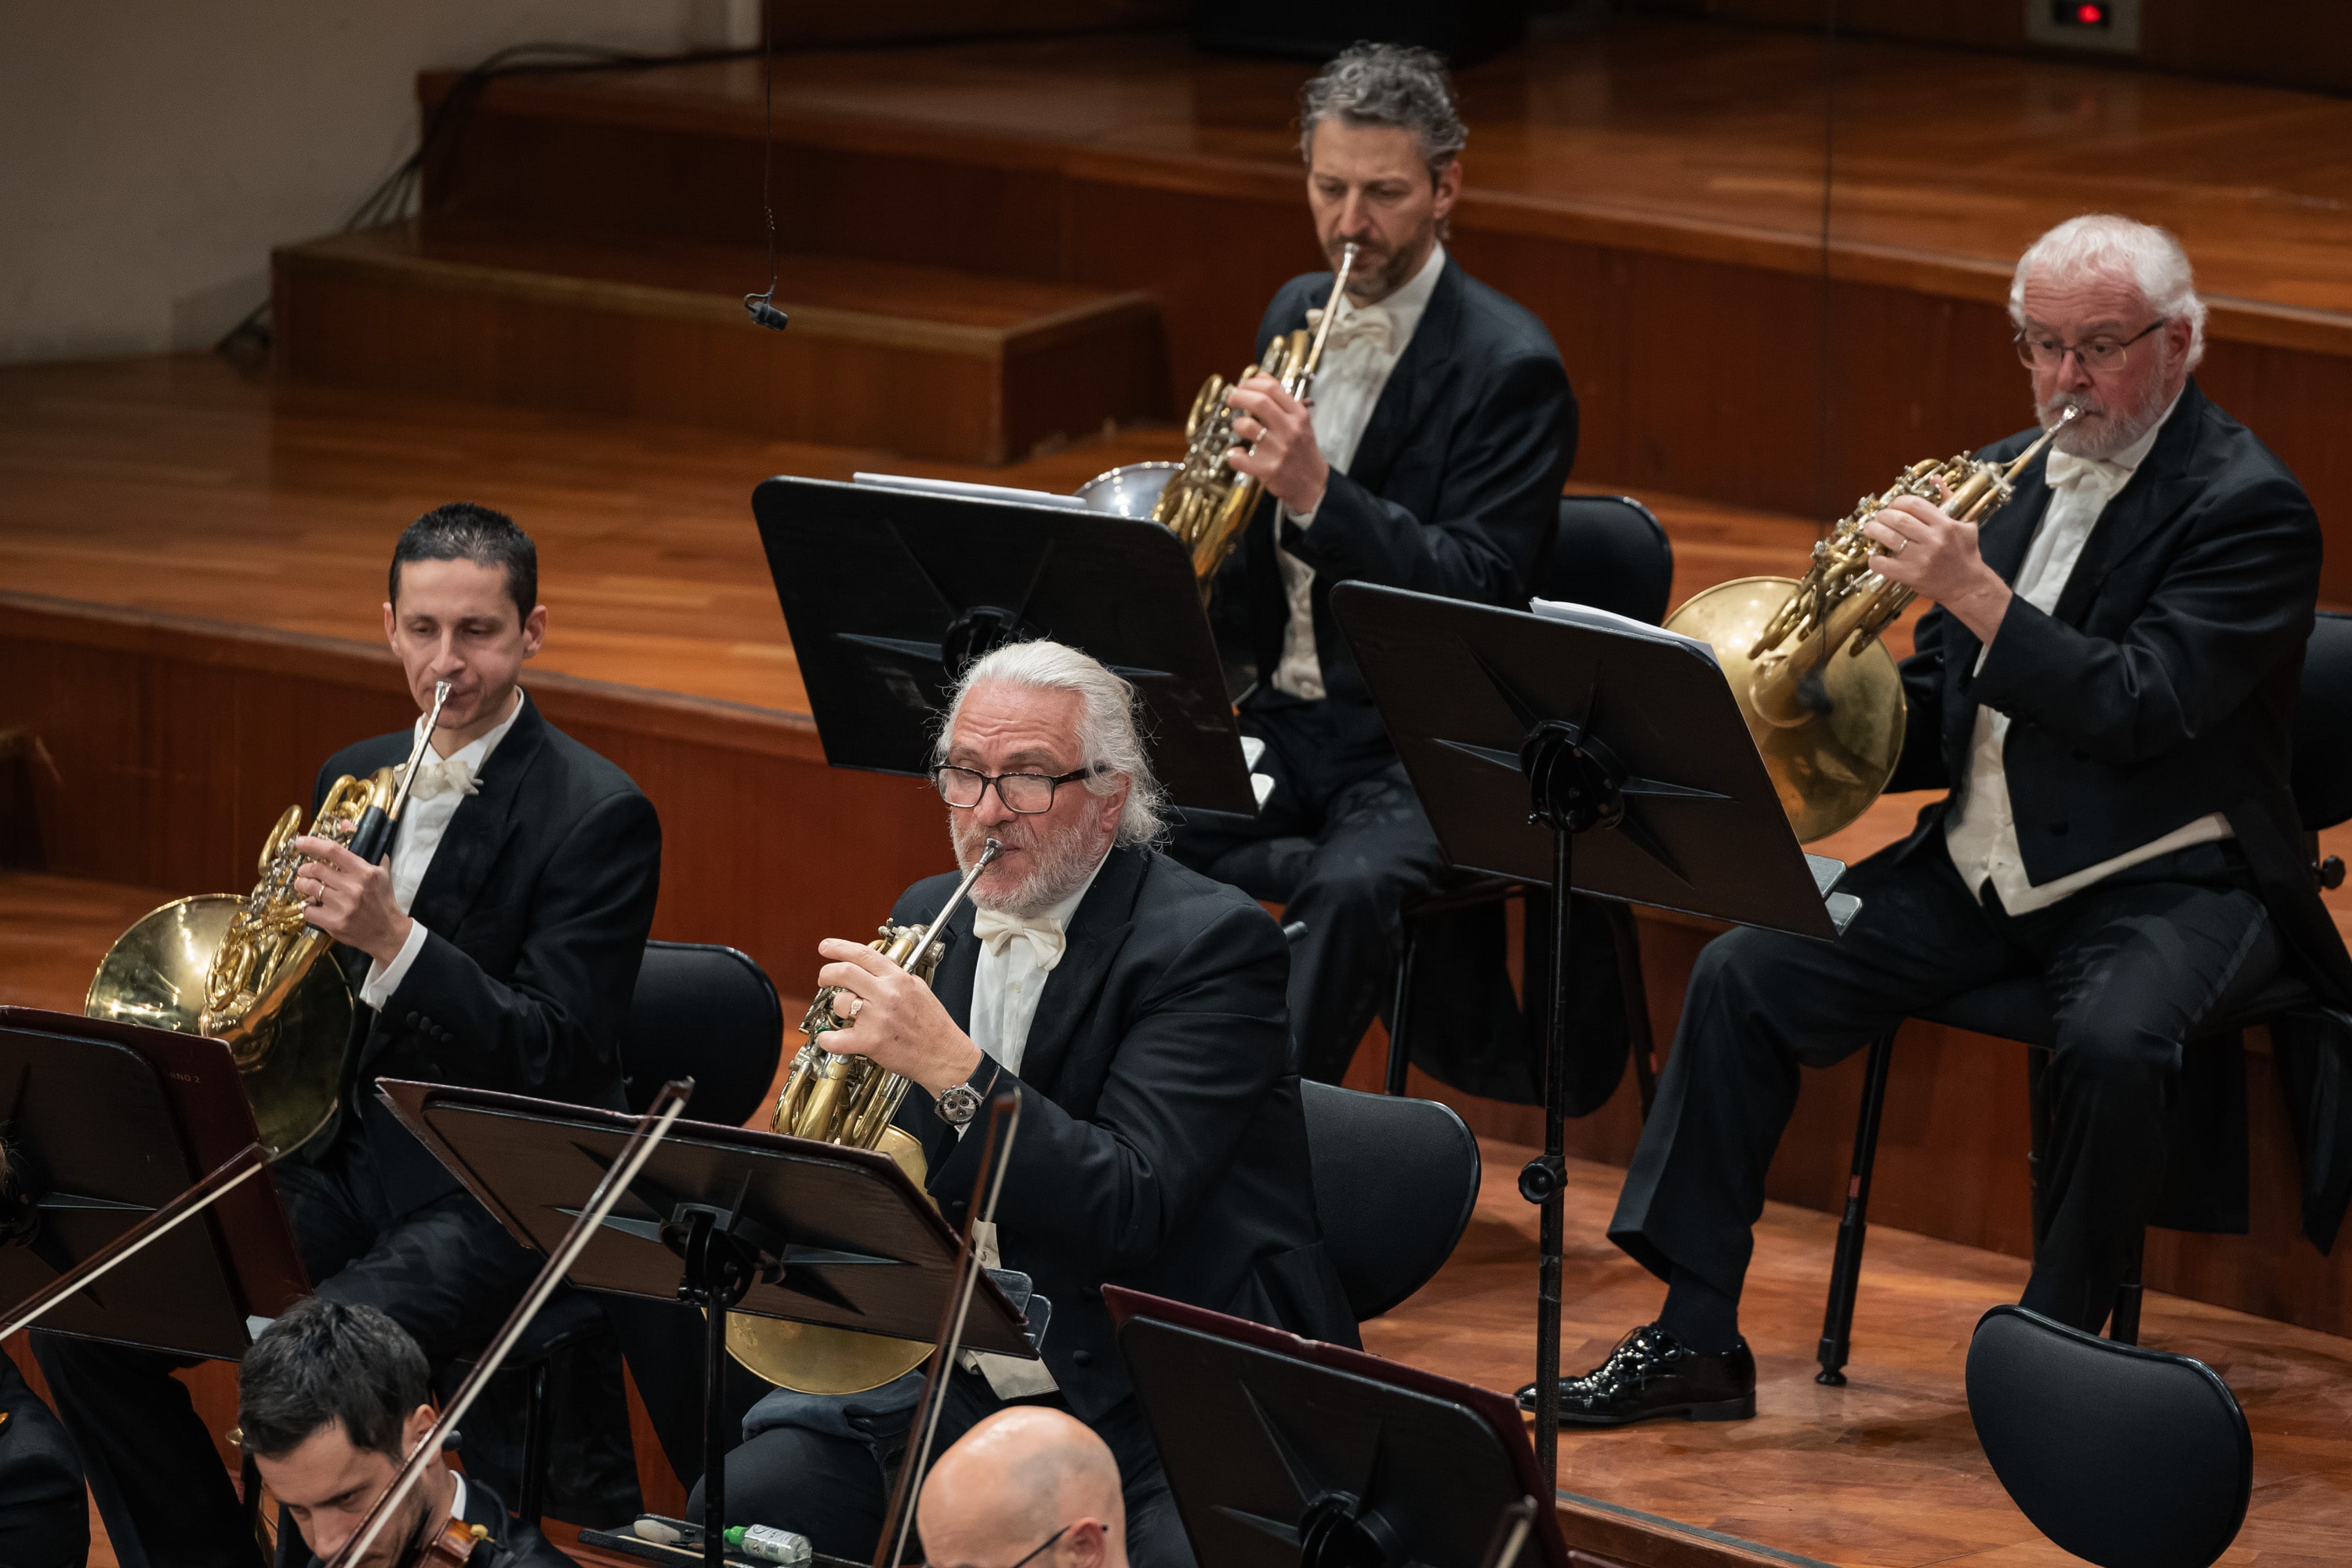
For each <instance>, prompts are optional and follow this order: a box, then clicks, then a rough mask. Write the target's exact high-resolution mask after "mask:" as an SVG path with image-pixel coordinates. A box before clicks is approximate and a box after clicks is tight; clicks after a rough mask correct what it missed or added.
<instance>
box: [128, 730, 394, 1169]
mask: <svg viewBox="0 0 2352 1568" xmlns="http://www.w3.org/2000/svg"><path fill="white" fill-rule="evenodd" d="M392 794H393V770H392V769H390V768H379V769H377V770H376V771H375V772H374V773H372V774H370V775H369V776H368V777H366V778H364V779H359V778H353V777H352V776H351V775H350V774H348V773H346V774H344V775H343V776H342V777H341V778H339V779H337V780H336V781H335V783H334V785H333V787H332V788H331V789H329V790H328V791H327V796H326V799H325V800H324V801H323V802H322V803H321V804H320V807H319V814H318V816H317V817H316V818H315V819H314V820H313V821H312V822H311V824H310V832H311V833H312V834H313V835H314V836H315V837H320V838H331V839H333V840H335V841H336V842H337V843H348V842H350V840H351V836H352V832H353V831H354V830H355V829H356V827H357V826H358V823H359V819H360V817H361V816H362V815H364V813H365V811H366V809H367V807H368V806H369V805H383V804H384V803H386V802H388V801H390V800H391V798H392ZM301 830H302V808H301V807H300V806H299V805H289V806H288V807H287V808H286V812H285V815H284V816H280V817H279V818H278V825H277V826H275V827H273V828H271V829H270V832H269V837H268V841H267V842H266V843H264V844H263V845H262V847H261V859H260V876H261V879H260V880H259V881H257V882H256V883H255V884H254V887H253V890H252V891H251V892H249V893H247V894H245V895H244V896H243V897H241V898H240V897H238V896H236V895H235V894H232V893H202V894H199V895H197V896H196V897H194V898H191V899H175V900H173V901H172V902H170V903H168V904H165V905H164V906H163V908H161V909H159V910H153V911H152V912H151V913H149V914H147V915H146V916H144V917H143V918H142V919H141V920H140V921H139V922H138V923H137V924H136V925H133V926H132V927H131V929H130V930H129V931H125V932H123V933H122V935H121V937H120V938H119V939H117V941H116V942H115V943H114V945H113V946H112V947H111V948H110V949H108V950H107V954H106V957H105V958H104V959H103V960H101V961H100V963H99V966H98V973H96V974H95V975H93V976H92V977H91V979H90V983H89V995H88V996H86V997H84V998H83V1001H82V1011H83V1012H84V1013H86V1014H88V1015H89V1016H91V1017H93V1018H118V1019H121V1021H122V1022H124V1023H127V1024H143V1025H146V1026H148V1027H150V1028H157V1029H173V1030H176V1031H178V1032H179V1033H181V1034H184V1035H209V1036H212V1037H215V1038H216V1039H221V1040H226V1042H227V1043H228V1047H229V1054H230V1055H231V1056H233V1057H234V1058H236V1066H237V1071H238V1073H239V1075H240V1080H241V1082H242V1084H243V1086H244V1089H245V1095H246V1099H247V1100H248V1101H249V1102H250V1103H251V1104H252V1106H253V1120H254V1125H255V1127H256V1128H257V1130H258V1131H259V1132H260V1134H261V1146H262V1148H263V1149H264V1150H266V1151H268V1154H269V1157H270V1158H271V1159H273V1160H274V1159H277V1158H278V1157H279V1156H281V1155H284V1154H288V1153H290V1152H293V1151H294V1150H296V1149H298V1148H299V1147H301V1146H302V1145H303V1144H304V1143H307V1142H310V1140H311V1139H312V1138H314V1137H316V1136H317V1135H318V1134H319V1133H320V1131H324V1130H325V1128H326V1126H327V1124H328V1123H329V1122H330V1121H333V1120H334V1115H335V1095H336V1091H337V1089H339V1088H340V1087H341V1081H342V1063H343V1050H344V1047H345V1045H346V1043H347V1042H348V1041H349V1039H350V1037H351V1032H352V988H351V985H350V983H349V982H347V981H346V980H345V979H344V978H343V972H342V969H341V966H339V965H337V964H333V963H320V962H319V961H320V959H321V958H324V957H326V956H327V953H328V951H329V949H331V947H332V946H333V942H332V940H331V938H329V937H328V936H327V934H326V933H325V932H323V931H318V930H316V929H314V928H313V927H311V926H310V925H307V924H305V923H304V921H303V906H302V900H301V899H300V898H299V897H298V896H297V895H296V893H295V891H294V876H295V873H296V872H297V871H299V869H300V868H302V866H303V865H304V863H305V862H306V861H307V860H308V857H307V856H304V855H303V854H301V853H300V852H299V851H298V850H296V849H295V848H294V847H293V844H294V839H295V837H296V836H297V835H298V834H299V833H300V832H301Z"/></svg>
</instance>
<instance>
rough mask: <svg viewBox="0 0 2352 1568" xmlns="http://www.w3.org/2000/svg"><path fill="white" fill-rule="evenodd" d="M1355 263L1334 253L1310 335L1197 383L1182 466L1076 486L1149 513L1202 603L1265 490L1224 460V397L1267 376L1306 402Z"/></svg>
mask: <svg viewBox="0 0 2352 1568" xmlns="http://www.w3.org/2000/svg"><path fill="white" fill-rule="evenodd" d="M1355 265H1356V247H1354V246H1353V245H1349V246H1348V247H1346V248H1345V249H1344V250H1342V251H1341V252H1340V253H1339V272H1338V274H1337V275H1336V276H1334V277H1333V279H1331V297H1330V299H1329V300H1328V301H1327V302H1326V303H1325V304H1324V306H1323V307H1322V309H1321V310H1318V311H1314V312H1312V313H1311V315H1310V320H1312V321H1313V322H1314V331H1313V332H1312V334H1311V335H1310V333H1309V332H1308V331H1307V330H1306V329H1304V328H1302V329H1300V330H1299V331H1295V332H1290V333H1287V334H1286V335H1284V336H1281V337H1277V338H1276V339H1275V340H1274V341H1273V342H1270V343H1268V344H1266V346H1265V360H1264V361H1263V362H1261V363H1257V364H1252V365H1244V366H1243V367H1242V373H1241V374H1239V375H1237V376H1235V377H1234V379H1233V380H1232V381H1230V382H1228V381H1227V380H1226V379H1225V378H1224V377H1223V376H1222V375H1212V376H1210V377H1209V379H1208V380H1206V381H1204V382H1202V384H1201V390H1200V392H1199V393H1198V394H1196V395H1194V396H1193V398H1192V412H1191V413H1189V414H1187V415H1186V416H1184V443H1185V446H1184V460H1183V461H1182V462H1181V463H1129V464H1128V465H1127V466H1125V467H1124V468H1112V469H1110V470H1109V471H1108V472H1106V473H1101V474H1097V475H1096V476H1095V477H1094V478H1093V479H1088V480H1087V482H1086V483H1085V484H1083V485H1081V486H1079V487H1078V489H1077V492H1076V493H1077V495H1078V497H1079V499H1080V500H1084V501H1085V502H1086V503H1087V505H1088V506H1090V507H1093V508H1094V509H1095V510H1098V511H1108V512H1113V513H1116V514H1117V515H1118V516H1120V517H1130V518H1133V517H1144V516H1149V517H1150V519H1151V521H1154V522H1156V523H1158V524H1160V526H1161V527H1163V528H1165V529H1167V530H1168V531H1170V532H1171V533H1173V534H1174V535H1175V536H1176V537H1177V538H1178V539H1179V540H1181V541H1182V542H1183V545H1184V548H1185V549H1187V550H1189V551H1190V552H1192V576H1193V578H1194V580H1195V581H1196V582H1198V583H1199V584H1200V587H1201V597H1202V599H1203V600H1205V599H1207V598H1208V596H1209V585H1210V584H1211V582H1212V581H1213V579H1214V578H1215V577H1216V575H1217V569H1218V568H1219V567H1221V566H1223V564H1224V563H1225V557H1226V556H1228V555H1230V554H1232V553H1233V549H1234V545H1236V544H1238V543H1240V542H1241V537H1242V531H1243V530H1244V528H1246V527H1248V526H1249V520H1250V514H1251V513H1252V512H1254V511H1255V510H1257V503H1258V498H1259V497H1260V496H1261V495H1263V494H1264V493H1265V492H1264V489H1263V488H1262V487H1261V486H1260V485H1259V484H1258V482H1257V480H1256V479H1253V478H1251V477H1250V476H1249V475H1247V474H1244V473H1239V472H1237V471H1235V469H1234V467H1233V466H1232V465H1231V464H1230V463H1227V462H1226V461H1225V454H1226V453H1227V452H1228V451H1231V450H1232V449H1233V448H1234V447H1235V446H1236V445H1238V444H1239V442H1238V438H1237V437H1235V436H1234V405H1232V404H1231V403H1228V402H1227V401H1226V400H1225V394H1226V393H1228V392H1230V391H1232V390H1233V389H1234V387H1235V386H1238V385H1240V384H1242V383H1243V382H1244V381H1247V380H1248V379H1249V378H1250V377H1252V376H1254V375H1270V376H1272V377H1274V379H1275V380H1276V381H1278V382H1280V383H1281V384H1282V387H1283V390H1284V391H1286V392H1287V393H1289V394H1290V395H1292V396H1293V397H1296V398H1298V399H1299V400H1301V401H1302V402H1303V401H1305V399H1306V397H1307V394H1308V393H1309V392H1310V391H1311V390H1313V387H1314V384H1315V372H1316V371H1317V369H1318V368H1319V367H1320V366H1321V364H1322V363H1323V343H1324V341H1325V340H1326V339H1328V337H1330V335H1331V323H1332V322H1333V321H1337V320H1338V319H1339V301H1340V300H1343V299H1344V298H1346V296H1347V291H1348V275H1349V273H1350V272H1352V271H1353V270H1354V269H1355Z"/></svg>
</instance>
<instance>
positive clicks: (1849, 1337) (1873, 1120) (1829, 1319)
mask: <svg viewBox="0 0 2352 1568" xmlns="http://www.w3.org/2000/svg"><path fill="white" fill-rule="evenodd" d="M1895 1027H1896V1028H1899V1027H1901V1026H1900V1025H1897V1026H1895ZM1894 1055H1895V1029H1894V1028H1890V1029H1888V1030H1887V1031H1886V1033H1885V1034H1883V1035H1881V1036H1879V1037H1878V1038H1877V1039H1875V1040H1873V1041H1872V1042H1871V1044H1870V1061H1869V1064H1868V1066H1867V1067H1866V1068H1864V1075H1863V1085H1862V1111H1861V1114H1860V1115H1859V1116H1857V1117H1856V1118H1855V1120H1854V1128H1853V1173H1852V1174H1851V1175H1849V1176H1848V1177H1847V1179H1846V1188H1845V1214H1844V1215H1843V1217H1841V1218H1840V1219H1839V1221H1838V1237H1837V1256H1836V1258H1834V1259H1833V1260H1832V1262H1831V1264H1830V1294H1829V1301H1828V1303H1827V1305H1825V1306H1824V1307H1823V1309H1822V1344H1821V1352H1820V1356H1821V1363H1822V1370H1821V1371H1820V1372H1819V1373H1816V1374H1815V1375H1814V1377H1813V1381H1814V1382H1815V1383H1825V1384H1829V1385H1830V1386H1831V1387H1832V1388H1843V1387H1844V1386H1845V1363H1846V1358H1847V1356H1848V1354H1849V1353H1850V1352H1851V1351H1852V1349H1853V1299H1854V1293H1855V1292H1856V1291H1857V1290H1858V1289H1860V1288H1861V1285H1862V1243H1863V1237H1864V1235H1865V1234H1866V1233H1867V1232H1868V1230H1869V1215H1870V1170H1871V1166H1872V1165H1873V1164H1874V1163H1876V1161H1877V1159H1878V1116H1879V1112H1880V1111H1881V1110H1883V1109H1885V1104H1886V1064H1887V1062H1888V1060H1889V1059H1890V1058H1892V1057H1893V1056H1894Z"/></svg>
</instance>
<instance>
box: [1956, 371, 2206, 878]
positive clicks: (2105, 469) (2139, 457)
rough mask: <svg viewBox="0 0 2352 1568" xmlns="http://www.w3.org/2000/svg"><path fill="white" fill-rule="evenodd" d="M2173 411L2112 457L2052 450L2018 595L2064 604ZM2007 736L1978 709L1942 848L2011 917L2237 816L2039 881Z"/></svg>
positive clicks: (1994, 715) (1981, 654)
mask: <svg viewBox="0 0 2352 1568" xmlns="http://www.w3.org/2000/svg"><path fill="white" fill-rule="evenodd" d="M2174 405H2175V406H2178V405H2179V399H2177V398H2176V399H2175V400H2174ZM2171 417H2172V409H2170V408H2167V409H2166V410H2165V411H2164V418H2163V419H2159V420H2158V421H2157V422H2156V424H2155V426H2153V427H2151V428H2150V429H2149V431H2148V433H2147V435H2145V436H2143V437H2140V438H2139V439H2138V440H2137V441H2135V442H2133V443H2132V444H2131V445H2130V446H2129V447H2126V448H2124V450H2122V451H2120V452H2118V453H2116V455H2115V456H2114V457H2112V458H2075V457H2070V456H2069V455H2067V454H2066V453H2063V452H2053V453H2052V454H2051V455H2050V459H2049V463H2050V466H2049V470H2048V473H2049V480H2050V489H2051V495H2050V505H2049V508H2048V510H2045V511H2043V513H2042V526H2041V528H2040V529H2038V530H2037V531H2035V533H2034V535H2033V542H2032V545H2030V546H2029V547H2028V548H2027V550H2026V552H2025V564H2024V565H2022V566H2021V567H2020V568H2019V569H2018V573H2017V581H2016V582H2015V583H2013V584H2011V589H2012V591H2013V592H2015V593H2016V594H2017V595H2018V596H2019V597H2021V598H2022V599H2023V600H2024V601H2025V602H2026V603H2027V604H2029V605H2032V606H2033V607H2034V608H2035V609H2037V610H2040V611H2042V613H2043V614H2044V615H2048V614H2050V613H2052V612H2053V611H2054V610H2055V609H2056V608H2057V605H2058V600H2059V598H2060V596H2061V595H2063V594H2064V593H2065V591H2066V579H2067V578H2069V577H2071V576H2072V575H2074V563H2075V562H2076V561H2078V560H2080V559H2081V558H2082V554H2083V546H2084V544H2085V543H2087V542H2089V540H2090V537H2091V532H2092V531H2093V530H2094V529H2095V528H2096V527H2097V526H2098V522H2099V519H2100V517H2101V516H2103V515H2104V514H2105V511H2106V507H2107V503H2108V502H2109V501H2111V500H2114V499H2115V497H2116V493H2117V492H2118V491H2120V490H2121V489H2123V488H2124V486H2125V485H2126V483H2128V482H2129V481H2130V479H2131V477H2132V474H2133V473H2134V472H2135V471H2136V470H2137V468H2139V466H2140V464H2142V463H2143V462H2146V461H2147V455H2148V452H2149V451H2150V450H2151V449H2152V448H2153V447H2155V446H2156V437H2157V436H2158V433H2159V432H2161V431H2162V430H2163V428H2164V426H2165V421H2166V420H2168V419H2170V418H2171ZM1991 651H1992V649H1991V646H1990V644H1988V645H1987V646H1986V647H1983V648H1981V649H1979V651H1978V653H1977V668H1979V669H1981V668H1984V661H1985V656H1986V655H1987V654H1989V653H1990V652H1991ZM2008 742H2009V715H2008V714H2006V713H2000V712H1996V711H1995V710H1992V709H1990V708H1987V707H1981V706H1980V707H1979V708H1978V709H1977V721H1976V729H1975V731H1974V732H1973V734H1972V736H1971V738H1970V740H1969V787H1968V794H1967V795H1966V796H1965V797H1964V798H1963V799H1962V801H1961V805H1960V809H1959V811H1958V812H1957V813H1956V814H1954V815H1953V816H1950V817H1948V818H1947V819H1946V820H1945V823H1944V845H1945V847H1946V848H1947V849H1948V851H1949V852H1950V854H1951V857H1952V864H1953V865H1954V866H1955V867H1957V868H1958V870H1959V873H1960V880H1961V881H1963V882H1965V883H1967V884H1968V888H1969V892H1971V893H1973V894H1975V895H1976V897H1977V899H1978V900H1979V901H1981V900H1983V898H1984V885H1985V884H1986V883H1987V882H1990V883H1991V884H1992V888H1993V891H1995V892H1996V893H1999V894H2000V902H2001V907H2002V908H2003V909H2005V910H2008V911H2009V912H2010V913H2011V914H2013V915H2021V914H2026V913H2029V912H2031V911H2032V910H2044V909H2048V908H2049V907H2050V906H2051V905H2053V904H2054V903H2056V902H2058V901H2059V900H2061V899H2063V898H2066V897H2067V896H2068V895H2070V894H2073V893H2078V892H2081V891H2082V890H2083V889H2084V888H2087V887H2089V886H2091V885H2092V884H2093V883H2095V882H2098V881H2101V880H2104V879H2106V878H2108V877H2112V876H2114V875H2115V874H2116V872H2117V871H2121V870H2123V869H2125V868H2126V867H2131V866H2137V865H2138V864H2139V863H2140V862H2141V861H2143V860H2152V859H2154V858H2156V857H2158V855H2168V854H2170V853H2172V851H2174V850H2176V849H2185V848H2187V847H2189V845H2191V844H2204V843H2209V842H2210V841H2211V840H2213V839H2216V838H2227V837H2230V823H2229V819H2228V818H2227V817H2224V816H2222V815H2221V813H2220V812H2218V811H2217V812H2213V813H2211V814H2210V815H2208V816H2200V817H2199V818H2198V819H2197V820H2196V821H2194V822H2189V823H2184V824H2182V825H2181V826H2179V827H2176V828H2174V829H2173V830H2172V831H2171V832H2169V833H2168V834H2166V835H2164V836H2163V837H2160V838H2157V839H2153V840H2151V841H2150V842H2148V843H2146V844H2143V845H2141V846H2140V847H2138V848H2137V849H2127V850H2126V851H2125V852H2124V853H2122V854H2121V855H2117V856H2116V857H2115V858H2112V859H2107V860H2102V861H2100V862H2099V863H2098V864H2097V865H2095V866H2085V867H2084V868H2083V869H2081V870H2079V871H2074V872H2070V873H2069V874H2067V875H2066V876H2063V877H2061V878H2059V879H2056V880H2055V881H2051V882H2043V883H2042V884H2040V885H2039V886H2037V885H2035V884H2034V883H2033V882H2032V881H2030V880H2029V879H2027V877H2026V874H2025V857H2024V855H2023V854H2022V852H2021V851H2020V850H2019V848H2018V846H2017V822H2016V818H2015V817H2014V816H2012V815H2011V805H2010V798H2009V774H2008V772H2007V770H2006V769H2005V768H2004V767H2003V765H2002V754H2003V751H2004V749H2005V748H2006V746H2007V745H2008Z"/></svg>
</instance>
